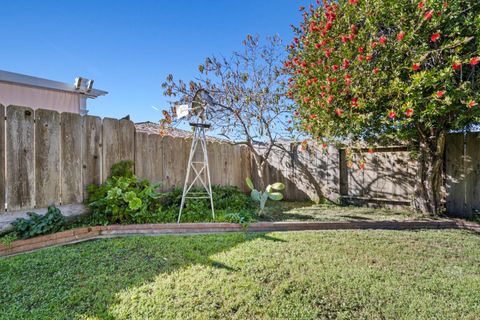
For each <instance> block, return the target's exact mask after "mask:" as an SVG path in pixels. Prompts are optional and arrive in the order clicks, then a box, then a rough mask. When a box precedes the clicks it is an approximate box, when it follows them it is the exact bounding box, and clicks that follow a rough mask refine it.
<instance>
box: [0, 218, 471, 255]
mask: <svg viewBox="0 0 480 320" xmlns="http://www.w3.org/2000/svg"><path fill="white" fill-rule="evenodd" d="M355 229H356V230H366V229H384V230H415V229H417V230H418V229H469V230H473V231H476V232H479V233H480V225H478V224H475V223H470V222H465V221H461V220H457V221H455V220H448V221H349V222H258V223H252V224H250V225H248V226H245V227H244V226H242V225H240V224H236V223H182V224H139V225H110V226H95V227H85V228H77V229H72V230H67V231H62V232H58V233H54V234H49V235H45V236H39V237H35V238H31V239H27V240H17V241H13V242H12V243H11V244H10V245H8V246H6V245H4V244H0V257H1V256H11V255H16V254H19V253H24V252H30V251H34V250H38V249H42V248H46V247H52V246H58V245H65V244H70V243H76V242H81V241H87V240H92V239H99V238H111V237H119V236H130V235H169V234H170V235H173V234H215V233H226V232H241V231H246V232H272V231H307V230H355Z"/></svg>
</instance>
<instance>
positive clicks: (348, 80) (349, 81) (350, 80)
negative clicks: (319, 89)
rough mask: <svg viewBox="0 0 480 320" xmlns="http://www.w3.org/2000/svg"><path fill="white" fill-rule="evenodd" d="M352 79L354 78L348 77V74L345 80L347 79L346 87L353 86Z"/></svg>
mask: <svg viewBox="0 0 480 320" xmlns="http://www.w3.org/2000/svg"><path fill="white" fill-rule="evenodd" d="M351 78H352V77H351V76H350V75H348V74H347V75H346V76H345V77H344V79H345V85H346V86H349V85H351V84H352V79H351Z"/></svg>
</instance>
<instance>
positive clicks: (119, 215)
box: [81, 161, 255, 225]
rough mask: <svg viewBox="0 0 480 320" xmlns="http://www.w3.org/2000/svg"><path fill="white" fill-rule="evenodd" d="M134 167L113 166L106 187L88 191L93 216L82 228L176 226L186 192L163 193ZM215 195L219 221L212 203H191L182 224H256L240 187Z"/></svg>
mask: <svg viewBox="0 0 480 320" xmlns="http://www.w3.org/2000/svg"><path fill="white" fill-rule="evenodd" d="M133 166H134V163H133V161H122V162H119V163H117V164H115V165H113V166H112V169H111V176H110V177H109V178H108V179H107V180H106V181H105V183H103V184H101V185H89V186H88V187H87V191H88V198H87V199H86V201H85V202H86V205H88V207H89V208H90V209H91V210H92V215H91V216H90V217H88V218H86V219H82V221H81V224H89V225H106V224H111V223H174V222H176V219H177V216H178V212H179V210H180V203H181V200H182V189H180V188H176V189H174V190H172V191H170V192H166V193H159V192H158V191H157V189H158V187H159V184H152V183H150V182H149V181H148V180H140V179H138V178H137V177H136V176H135V175H134V174H133ZM194 191H201V190H194ZM212 191H213V195H214V196H213V198H214V199H213V200H214V206H215V216H216V217H215V220H213V218H212V216H211V209H210V200H209V199H187V201H186V203H185V209H184V215H182V221H184V222H210V221H221V222H237V223H247V222H250V221H252V220H254V218H255V206H254V204H253V201H252V200H251V199H250V198H249V197H248V196H247V195H245V194H244V193H243V192H241V191H240V190H239V189H238V188H237V187H219V186H214V187H213V188H212Z"/></svg>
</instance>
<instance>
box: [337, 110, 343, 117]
mask: <svg viewBox="0 0 480 320" xmlns="http://www.w3.org/2000/svg"><path fill="white" fill-rule="evenodd" d="M335 114H336V115H337V116H339V117H341V116H342V114H343V110H342V109H340V108H337V109H335Z"/></svg>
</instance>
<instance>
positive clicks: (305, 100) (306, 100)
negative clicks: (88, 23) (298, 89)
mask: <svg viewBox="0 0 480 320" xmlns="http://www.w3.org/2000/svg"><path fill="white" fill-rule="evenodd" d="M310 100H311V99H310V97H305V98H303V102H305V103H309V102H310Z"/></svg>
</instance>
